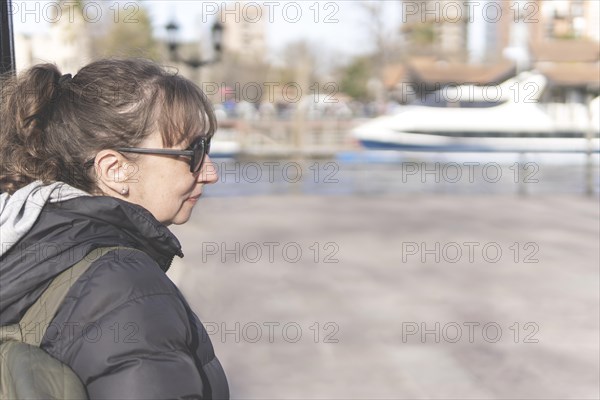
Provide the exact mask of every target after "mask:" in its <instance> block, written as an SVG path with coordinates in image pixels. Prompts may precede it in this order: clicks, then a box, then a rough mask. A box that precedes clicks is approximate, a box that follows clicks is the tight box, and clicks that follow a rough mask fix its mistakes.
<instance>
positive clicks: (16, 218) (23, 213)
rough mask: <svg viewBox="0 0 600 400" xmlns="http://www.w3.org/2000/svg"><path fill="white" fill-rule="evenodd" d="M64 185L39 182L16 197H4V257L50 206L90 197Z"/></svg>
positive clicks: (0, 216)
mask: <svg viewBox="0 0 600 400" xmlns="http://www.w3.org/2000/svg"><path fill="white" fill-rule="evenodd" d="M89 195H90V194H89V193H86V192H84V191H82V190H79V189H76V188H74V187H72V186H70V185H68V184H66V183H64V182H55V183H52V184H49V185H44V184H43V182H42V181H35V182H32V183H30V184H29V185H27V186H25V187H23V188H21V189H19V190H17V191H16V192H15V193H14V194H13V195H12V196H11V195H9V194H8V193H2V195H0V245H1V246H0V257H2V256H3V255H4V254H5V253H6V252H8V250H10V249H11V248H12V247H13V246H14V245H15V243H17V242H18V241H19V240H20V239H21V238H22V237H23V236H25V235H26V234H27V232H29V230H30V229H31V227H33V224H35V221H37V219H38V217H39V216H40V213H41V212H42V208H44V206H45V205H46V203H57V202H59V201H65V200H69V199H74V198H76V197H80V196H89Z"/></svg>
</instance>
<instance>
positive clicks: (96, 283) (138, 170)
mask: <svg viewBox="0 0 600 400" xmlns="http://www.w3.org/2000/svg"><path fill="white" fill-rule="evenodd" d="M0 116H1V121H2V124H1V127H0V157H1V160H2V165H1V170H0V191H2V192H3V194H2V197H1V201H0V227H1V242H2V243H1V245H2V247H1V249H0V251H1V253H0V261H1V263H0V265H1V266H0V275H1V276H2V279H1V280H0V325H1V326H4V325H9V324H12V323H15V322H18V321H19V320H20V318H21V317H22V316H23V314H24V313H25V311H26V310H27V309H28V307H29V306H31V304H32V303H34V302H35V300H36V299H37V297H39V295H40V293H42V292H43V291H44V289H45V288H46V287H47V286H48V284H49V283H50V281H52V279H53V277H55V276H56V275H58V274H59V273H60V272H61V271H64V270H65V269H67V268H69V267H70V266H71V265H73V264H75V263H77V262H78V261H80V260H81V259H82V258H83V257H84V256H86V255H87V254H88V253H89V252H90V251H91V250H93V249H95V248H99V247H110V246H125V247H129V248H135V249H137V250H141V251H135V250H133V251H131V250H130V251H125V250H119V251H116V252H113V253H108V254H106V255H104V256H102V257H100V258H98V259H97V260H95V261H94V262H93V263H92V264H91V266H90V267H89V269H88V270H87V271H86V272H85V273H84V274H83V275H82V276H81V277H80V278H79V279H78V280H77V281H76V283H75V284H74V285H73V286H72V287H71V289H70V290H69V292H68V294H67V297H66V299H65V301H64V302H63V303H62V305H61V306H60V308H59V310H58V312H57V314H56V316H55V318H54V320H53V321H52V324H51V327H50V328H49V329H48V330H47V331H46V333H45V335H44V337H43V340H42V344H41V348H42V349H44V350H45V351H47V352H48V353H49V354H50V355H52V356H53V357H55V358H57V359H58V360H60V361H62V362H63V363H65V364H67V365H69V366H70V367H71V368H72V369H73V371H75V373H76V374H77V375H78V376H79V378H80V379H81V381H82V382H83V384H84V385H85V387H86V389H87V391H88V395H89V397H90V398H91V399H94V398H99V399H100V398H101V399H109V398H111V399H112V398H114V399H117V398H118V399H128V398H140V399H151V398H160V399H165V398H228V397H229V393H228V385H227V380H226V378H225V374H224V372H223V369H222V368H221V365H220V364H219V361H218V360H217V358H216V357H215V355H214V352H213V347H212V344H211V343H210V340H209V339H208V336H207V334H206V331H205V330H204V327H203V326H202V324H201V323H200V321H199V320H198V318H197V317H196V316H195V315H194V313H193V312H192V311H191V310H190V308H189V306H188V304H187V303H186V301H185V299H184V298H183V296H182V295H181V293H180V292H179V290H178V289H177V288H176V287H175V285H174V284H173V283H172V282H171V281H170V280H169V279H168V278H167V276H166V274H165V272H166V271H167V269H168V268H169V266H170V264H171V261H172V259H173V257H174V256H175V255H177V256H179V257H183V253H182V251H181V246H180V244H179V242H178V240H177V238H176V237H175V236H174V235H173V234H172V233H171V232H170V231H169V230H168V228H167V227H166V226H168V225H170V224H183V223H185V222H186V221H187V220H188V219H189V218H190V214H191V212H192V209H193V207H194V205H195V204H196V202H197V201H198V198H199V197H200V195H201V194H202V191H203V188H204V185H206V184H211V183H215V182H216V181H217V175H216V172H215V168H214V165H213V164H212V163H211V161H210V158H209V156H208V151H209V147H210V139H211V137H212V135H213V134H214V131H215V128H216V121H215V117H214V113H213V110H212V107H211V105H210V103H209V101H208V100H207V99H206V97H205V95H204V94H203V93H202V91H201V90H200V89H199V88H198V87H197V86H196V85H194V84H193V83H192V82H190V81H188V80H186V79H185V78H182V77H181V76H178V75H176V74H173V73H168V72H166V71H164V70H163V69H162V68H160V67H159V66H158V65H156V64H154V63H153V62H151V61H147V60H140V59H127V60H113V59H111V60H101V61H97V62H93V63H91V64H89V65H87V66H86V67H84V68H82V69H81V70H80V71H79V72H78V73H77V74H76V75H75V76H70V75H61V73H60V72H59V71H58V69H57V68H56V67H55V66H54V65H52V64H43V65H38V66H34V67H32V68H31V69H29V70H28V71H26V72H25V73H24V74H23V75H20V76H19V77H18V78H8V79H6V80H4V81H3V85H2V109H1V114H0Z"/></svg>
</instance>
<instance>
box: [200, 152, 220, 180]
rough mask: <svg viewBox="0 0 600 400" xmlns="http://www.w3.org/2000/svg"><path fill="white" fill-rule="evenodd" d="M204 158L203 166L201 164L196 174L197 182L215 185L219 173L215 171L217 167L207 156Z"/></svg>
mask: <svg viewBox="0 0 600 400" xmlns="http://www.w3.org/2000/svg"><path fill="white" fill-rule="evenodd" d="M204 157H205V158H204V164H202V168H201V169H200V173H199V174H198V182H200V183H205V184H206V183H208V184H210V183H217V182H218V181H219V171H217V165H216V164H215V163H214V162H212V160H211V159H210V157H209V156H208V154H207V155H205V156H204Z"/></svg>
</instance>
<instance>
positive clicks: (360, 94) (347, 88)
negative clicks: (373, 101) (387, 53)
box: [340, 56, 373, 101]
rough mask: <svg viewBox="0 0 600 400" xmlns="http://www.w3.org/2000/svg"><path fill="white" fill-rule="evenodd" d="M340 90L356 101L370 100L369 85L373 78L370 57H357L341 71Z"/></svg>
mask: <svg viewBox="0 0 600 400" xmlns="http://www.w3.org/2000/svg"><path fill="white" fill-rule="evenodd" d="M340 75H341V77H340V90H341V91H342V92H343V93H346V94H348V95H349V96H351V97H353V98H354V99H356V100H361V101H366V100H369V91H368V88H367V84H368V82H369V79H371V77H372V76H373V63H372V60H371V58H370V57H369V56H361V57H356V58H354V60H353V61H352V62H351V63H350V64H349V65H348V66H346V67H345V68H342V70H341V74H340Z"/></svg>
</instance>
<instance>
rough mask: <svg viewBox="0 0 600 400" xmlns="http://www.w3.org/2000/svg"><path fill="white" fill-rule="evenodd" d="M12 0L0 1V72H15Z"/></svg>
mask: <svg viewBox="0 0 600 400" xmlns="http://www.w3.org/2000/svg"><path fill="white" fill-rule="evenodd" d="M11 1H12V0H3V1H0V56H1V59H0V74H6V73H13V74H14V73H15V70H16V67H15V46H14V41H13V27H12V16H11V15H10V14H9V11H12V5H11Z"/></svg>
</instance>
